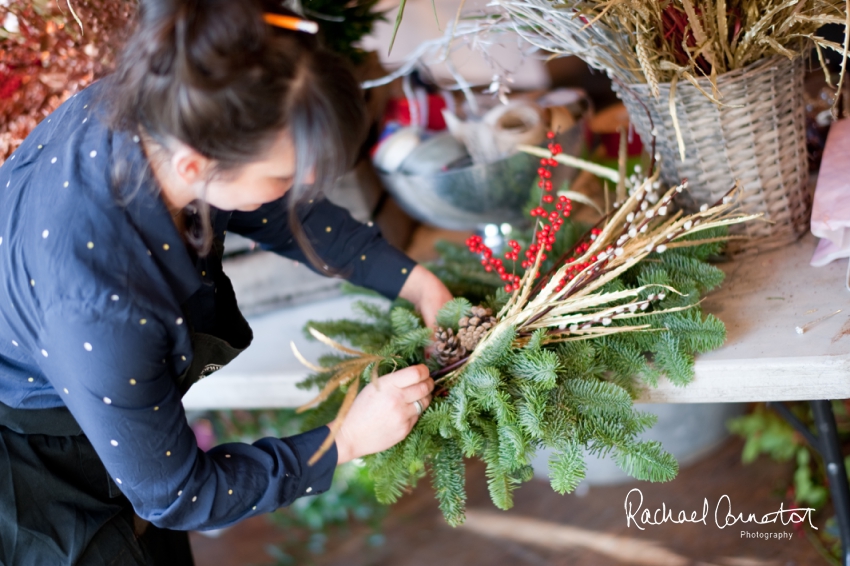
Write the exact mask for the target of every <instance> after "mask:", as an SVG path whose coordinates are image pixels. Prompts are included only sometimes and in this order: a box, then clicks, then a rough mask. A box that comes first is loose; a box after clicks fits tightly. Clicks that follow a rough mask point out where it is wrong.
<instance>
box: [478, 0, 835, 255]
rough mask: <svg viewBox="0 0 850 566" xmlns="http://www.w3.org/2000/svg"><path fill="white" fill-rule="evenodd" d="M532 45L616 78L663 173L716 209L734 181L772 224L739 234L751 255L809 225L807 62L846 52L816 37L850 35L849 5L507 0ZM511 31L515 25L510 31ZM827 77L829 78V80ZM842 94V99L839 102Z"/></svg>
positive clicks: (504, 7) (806, 0) (695, 200)
mask: <svg viewBox="0 0 850 566" xmlns="http://www.w3.org/2000/svg"><path fill="white" fill-rule="evenodd" d="M493 4H494V5H495V6H497V9H499V10H501V12H502V15H503V16H504V17H505V18H507V20H508V21H509V22H510V26H509V27H511V28H512V29H514V30H515V31H516V32H517V33H518V34H520V35H521V36H522V37H523V38H525V39H526V40H528V41H529V42H531V43H532V44H534V45H536V46H538V47H540V48H542V49H545V50H547V51H550V52H553V53H556V54H574V55H577V56H579V57H581V58H582V59H584V60H585V61H586V62H587V63H588V64H590V65H591V66H593V67H596V68H598V69H602V70H604V71H606V72H607V73H608V74H609V75H610V76H611V77H612V78H613V79H614V88H615V90H616V91H618V93H619V95H620V98H621V99H622V100H623V102H624V103H625V104H626V106H627V108H628V110H629V115H630V117H631V120H632V124H633V125H634V127H635V129H636V130H637V131H638V133H639V134H640V135H641V137H642V138H643V139H650V137H652V138H655V139H657V141H658V152H659V157H660V162H661V170H662V171H661V173H662V178H663V179H664V180H665V181H666V182H667V183H669V184H675V183H676V182H678V181H679V179H683V178H687V179H689V180H690V181H691V187H692V190H691V192H690V196H691V197H692V199H690V200H687V199H685V200H684V201H683V200H682V199H677V204H678V205H680V206H686V207H688V206H689V207H690V208H689V209H690V210H694V209H695V207H697V206H699V205H700V204H702V203H706V202H714V201H716V200H717V199H718V198H720V197H721V196H722V195H723V194H724V193H725V191H726V190H727V188H728V187H729V186H730V184H732V183H734V182H739V183H740V185H741V187H742V189H743V193H744V194H743V204H742V206H743V210H744V211H746V212H750V213H761V214H763V215H764V218H765V219H766V220H768V222H763V223H752V224H747V225H742V226H737V227H734V228H732V232H733V233H735V234H738V235H745V236H747V239H746V240H743V239H742V240H739V241H736V242H732V243H731V245H730V247H729V251H730V252H731V253H740V252H747V251H755V250H759V249H767V248H770V247H777V246H782V245H785V244H787V243H789V242H792V241H794V240H796V239H797V238H798V237H800V236H801V235H802V234H804V233H805V232H806V231H807V230H808V217H809V212H810V202H809V197H808V189H807V182H808V164H807V162H806V133H805V116H804V108H803V74H804V64H803V57H802V56H803V55H804V54H805V53H807V52H808V51H809V50H810V49H811V48H812V46H813V47H814V48H815V49H816V52H817V54H818V57H819V59H820V61H821V64H822V65H824V69H826V67H825V63H824V58H823V51H824V49H829V50H833V51H836V52H838V53H840V54H841V56H842V66H841V73H840V75H839V79H838V85H837V87H838V88H840V85H841V83H842V82H843V81H844V75H845V67H846V60H847V53H848V38H847V36H846V35H845V41H844V43H843V45H839V44H836V43H834V42H830V41H828V40H826V39H824V38H822V37H818V36H817V35H815V32H816V31H817V30H818V28H820V27H821V26H822V25H824V24H839V25H842V26H844V28H845V29H848V28H850V21H848V10H847V6H848V3H847V2H846V1H842V0H721V1H720V2H718V1H716V0H665V1H661V2H658V1H655V0H629V1H625V0H564V1H552V0H496V1H495V2H494V3H493ZM502 25H503V24H502ZM827 81H829V77H828V74H827ZM837 100H838V97H836V101H837Z"/></svg>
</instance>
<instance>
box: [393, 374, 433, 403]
mask: <svg viewBox="0 0 850 566" xmlns="http://www.w3.org/2000/svg"><path fill="white" fill-rule="evenodd" d="M433 390H434V380H433V379H431V378H430V377H429V378H427V379H426V380H425V381H420V382H419V383H414V384H413V385H409V386H407V387H405V388H403V389H402V390H401V398H402V399H403V400H404V402H405V403H413V402H414V401H416V400H417V399H421V398H422V397H426V396H427V395H429V394H430V393H431V391H433Z"/></svg>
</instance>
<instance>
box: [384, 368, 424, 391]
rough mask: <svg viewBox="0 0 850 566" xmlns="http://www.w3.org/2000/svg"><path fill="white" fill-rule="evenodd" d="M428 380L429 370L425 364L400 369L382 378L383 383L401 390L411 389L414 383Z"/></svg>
mask: <svg viewBox="0 0 850 566" xmlns="http://www.w3.org/2000/svg"><path fill="white" fill-rule="evenodd" d="M428 378H429V375H428V368H427V367H426V366H425V365H423V364H419V365H415V366H410V367H407V368H404V369H400V370H398V371H396V372H393V373H391V374H389V375H385V376H384V377H382V378H381V381H382V382H383V383H388V384H391V385H394V386H396V387H398V388H399V389H404V388H405V387H409V386H411V385H413V384H414V383H419V382H420V381H425V380H426V379H428Z"/></svg>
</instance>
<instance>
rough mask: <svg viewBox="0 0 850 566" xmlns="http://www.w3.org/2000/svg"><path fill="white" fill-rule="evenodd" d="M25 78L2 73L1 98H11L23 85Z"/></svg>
mask: <svg viewBox="0 0 850 566" xmlns="http://www.w3.org/2000/svg"><path fill="white" fill-rule="evenodd" d="M22 84H23V79H21V77H19V76H17V75H2V74H0V100H4V99H6V98H11V97H12V95H13V94H15V93H16V92H17V91H18V89H19V88H21V85H22Z"/></svg>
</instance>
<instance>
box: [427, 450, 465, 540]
mask: <svg viewBox="0 0 850 566" xmlns="http://www.w3.org/2000/svg"><path fill="white" fill-rule="evenodd" d="M431 467H432V470H433V474H432V476H431V477H432V479H433V486H434V492H435V494H436V496H437V501H439V503H440V511H442V512H443V517H445V518H446V522H447V523H448V524H449V525H451V526H452V527H457V526H458V525H461V524H462V523H463V521H464V519H465V511H466V475H465V473H466V466H465V465H464V463H463V452H462V451H461V449H460V447H459V446H458V444H457V442H455V441H454V440H447V441H445V442H443V443H442V445H441V446H440V449H439V450H438V451H437V452H436V453H435V454H434V457H433V459H432V462H431Z"/></svg>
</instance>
